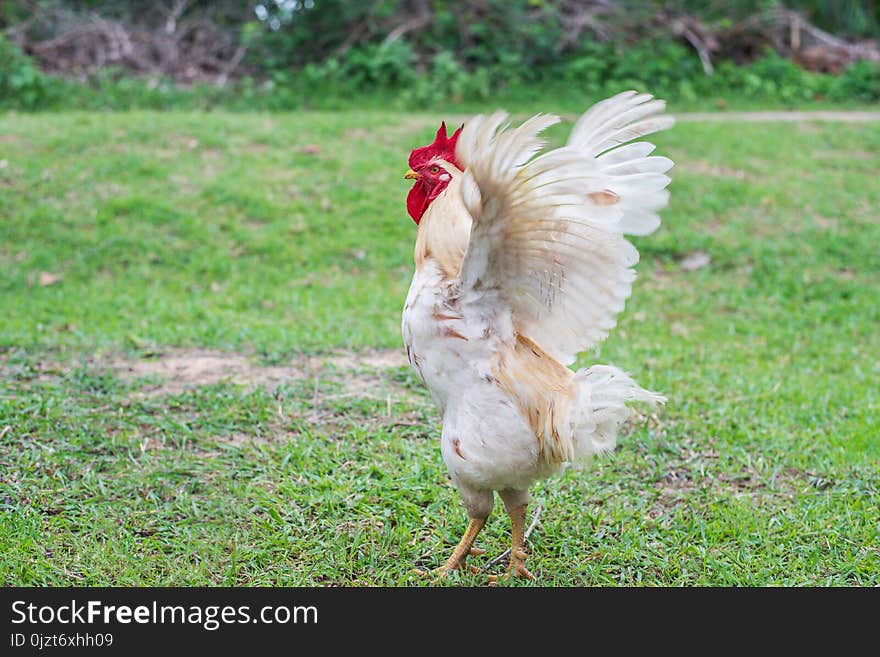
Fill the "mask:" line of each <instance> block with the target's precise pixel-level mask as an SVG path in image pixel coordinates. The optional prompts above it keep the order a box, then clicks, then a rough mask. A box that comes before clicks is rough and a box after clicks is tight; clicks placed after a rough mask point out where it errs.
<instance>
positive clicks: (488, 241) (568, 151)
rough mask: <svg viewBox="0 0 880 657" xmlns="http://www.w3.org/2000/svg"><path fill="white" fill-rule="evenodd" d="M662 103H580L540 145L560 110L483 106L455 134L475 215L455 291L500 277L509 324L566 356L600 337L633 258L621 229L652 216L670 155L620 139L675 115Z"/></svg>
mask: <svg viewBox="0 0 880 657" xmlns="http://www.w3.org/2000/svg"><path fill="white" fill-rule="evenodd" d="M664 107H665V104H664V103H663V102H662V101H659V100H654V99H653V97H652V96H650V95H648V94H637V93H636V92H625V93H622V94H618V95H617V96H614V97H613V98H609V99H608V100H605V101H603V102H601V103H598V104H597V105H595V106H594V107H592V108H591V109H590V110H588V111H587V112H586V113H585V114H584V115H583V116H582V117H581V118H580V119H579V120H578V122H577V123H576V124H575V127H574V129H573V130H572V133H571V136H570V138H569V140H568V143H567V144H566V145H565V146H563V147H561V148H557V149H554V150H551V151H548V152H545V153H542V154H540V155H537V154H538V153H539V151H540V150H541V149H542V148H543V146H544V142H543V140H541V139H540V137H539V135H540V133H541V132H542V131H543V130H545V129H546V128H548V127H549V126H551V125H554V124H555V123H557V122H558V121H559V119H558V117H556V116H552V115H542V114H539V115H536V116H534V117H532V118H531V119H529V120H527V121H526V122H524V123H523V124H522V125H520V126H519V127H516V128H511V127H509V124H508V123H507V115H506V114H504V113H500V112H499V113H496V114H493V115H491V116H488V117H487V116H483V115H480V116H476V117H474V118H473V119H471V120H470V121H468V122H467V124H466V125H465V127H464V130H463V131H462V133H461V136H460V138H459V140H458V147H457V149H456V157H457V158H458V159H459V161H460V162H462V163H463V165H464V167H465V173H464V176H463V179H462V186H461V194H462V199H463V201H464V205H465V207H466V208H467V211H468V212H469V213H470V215H471V218H472V220H473V223H472V227H471V234H470V240H469V243H468V246H467V251H466V253H465V257H464V261H463V263H462V267H461V273H460V278H461V284H462V293H463V294H467V292H468V290H479V289H487V288H494V289H497V290H498V293H499V296H500V297H501V298H502V299H503V300H504V301H505V302H506V303H507V304H509V306H510V309H511V313H512V317H513V321H514V325H515V327H516V329H517V331H518V332H520V333H522V334H524V335H527V336H528V337H529V338H530V339H531V340H533V341H534V342H535V343H537V344H538V345H540V346H541V348H543V349H544V350H545V351H546V352H547V353H548V354H550V355H551V356H553V357H554V358H556V359H557V360H559V361H560V362H561V363H563V364H566V365H567V364H570V363H572V362H573V361H574V359H575V357H576V355H577V353H578V352H580V351H583V350H584V349H587V348H589V347H591V346H593V345H595V344H597V343H598V342H599V341H601V340H602V339H604V338H605V337H606V336H607V334H608V332H609V331H610V329H612V328H613V327H614V325H615V323H616V316H617V314H618V313H620V311H621V310H623V307H624V303H625V301H626V299H627V298H628V297H629V295H630V291H631V286H632V282H633V280H634V278H635V271H634V270H633V266H634V265H635V264H636V263H637V262H638V252H637V251H636V249H635V248H634V247H633V246H632V244H630V243H629V242H628V241H627V240H626V239H625V238H624V234H634V235H647V234H648V233H651V232H652V231H654V230H655V229H656V228H657V227H658V226H659V224H660V219H659V217H658V216H657V210H659V209H660V208H662V207H664V206H665V205H666V203H667V201H668V197H669V193H668V191H667V190H666V186H667V185H668V184H669V178H668V177H667V176H666V175H664V174H665V172H666V171H668V170H669V169H670V168H671V167H672V161H671V160H669V159H668V158H665V157H657V156H651V155H650V153H651V152H652V151H653V148H654V147H653V145H652V144H650V143H647V142H636V143H628V142H630V141H632V140H633V139H638V138H640V137H643V136H645V135H648V134H651V133H653V132H656V131H658V130H662V129H665V128H668V127H669V126H671V125H672V123H673V120H672V118H671V117H667V116H660V113H661V112H662V111H663V109H664ZM536 155H537V156H536Z"/></svg>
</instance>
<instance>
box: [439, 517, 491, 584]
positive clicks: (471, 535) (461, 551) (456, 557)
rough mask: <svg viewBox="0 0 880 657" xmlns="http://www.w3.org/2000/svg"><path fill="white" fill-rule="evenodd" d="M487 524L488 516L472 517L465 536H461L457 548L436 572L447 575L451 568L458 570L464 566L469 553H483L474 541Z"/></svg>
mask: <svg viewBox="0 0 880 657" xmlns="http://www.w3.org/2000/svg"><path fill="white" fill-rule="evenodd" d="M485 524H486V518H471V520H470V522H469V523H468V526H467V529H466V530H465V532H464V536H462V537H461V540H460V541H459V542H458V545H457V546H455V550H453V551H452V556H451V557H449V558H448V559H447V560H446V563H445V564H443V565H442V566H440V568H438V569H437V571H436V573H437V574H438V575H445V574H446V573H448V572H449V571H450V570H458V569H459V568H462V567H464V565H465V560H466V559H467V557H468V555H469V554H481V553H482V550H478V549H477V548H475V547H474V541H475V540H476V539H477V534H479V533H480V530H481V529H482V528H483V526H484V525H485Z"/></svg>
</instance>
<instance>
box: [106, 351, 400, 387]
mask: <svg viewBox="0 0 880 657" xmlns="http://www.w3.org/2000/svg"><path fill="white" fill-rule="evenodd" d="M101 365H103V366H104V367H106V368H107V369H110V370H112V371H113V372H114V373H115V374H116V375H117V376H119V377H121V378H123V379H127V380H132V379H152V380H155V381H156V382H155V383H151V384H148V385H147V386H145V387H144V388H143V389H142V394H145V395H148V396H158V395H168V394H172V395H173V394H179V393H181V392H183V391H185V390H188V389H191V388H197V387H199V386H206V385H213V384H217V383H233V384H237V385H242V386H273V385H277V384H279V383H283V382H285V381H303V380H309V379H311V380H315V381H318V380H320V379H321V378H325V379H326V378H331V379H334V380H336V379H338V380H339V382H340V383H341V384H342V387H343V391H344V392H343V393H342V394H345V395H363V394H368V393H370V392H371V391H375V390H382V389H384V388H387V387H388V385H389V383H390V381H389V379H388V377H387V376H386V375H385V373H384V372H382V370H387V369H391V368H397V367H401V366H404V365H406V356H405V355H404V354H403V350H402V349H389V350H381V351H379V350H371V351H364V352H351V353H337V354H330V355H327V356H310V357H304V358H297V359H293V360H291V361H290V362H288V363H285V364H283V365H263V364H260V363H258V362H257V361H256V360H255V359H253V358H252V357H249V356H246V355H244V354H238V353H232V352H225V351H218V350H209V349H170V350H166V351H163V352H161V353H159V354H156V355H154V356H152V357H150V358H141V359H117V360H113V359H111V360H109V361H107V362H104V363H101ZM336 375H338V376H336Z"/></svg>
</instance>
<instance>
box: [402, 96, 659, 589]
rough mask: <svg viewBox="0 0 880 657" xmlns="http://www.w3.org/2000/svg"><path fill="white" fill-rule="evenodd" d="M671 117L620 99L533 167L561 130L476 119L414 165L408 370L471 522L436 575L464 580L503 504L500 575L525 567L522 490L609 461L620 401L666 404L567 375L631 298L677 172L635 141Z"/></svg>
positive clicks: (588, 373) (590, 371) (588, 372)
mask: <svg viewBox="0 0 880 657" xmlns="http://www.w3.org/2000/svg"><path fill="white" fill-rule="evenodd" d="M664 107H665V103H664V102H663V101H660V100H655V99H654V98H653V97H652V96H651V95H648V94H637V93H636V92H634V91H628V92H624V93H621V94H618V95H616V96H614V97H613V98H609V99H607V100H604V101H602V102H600V103H598V104H596V105H594V106H593V107H592V108H591V109H589V110H588V111H587V112H586V113H585V114H584V115H583V116H582V117H581V118H580V119H579V120H578V121H577V123H576V124H575V126H574V129H573V130H572V132H571V136H570V137H569V139H568V143H567V144H566V145H565V146H563V147H560V148H557V149H555V150H550V151H547V152H543V153H541V154H540V155H538V153H539V151H540V150H541V149H542V147H543V145H544V142H543V141H542V140H541V139H539V137H538V135H539V134H540V133H541V132H542V131H543V130H545V129H546V128H547V127H549V126H551V125H553V124H555V123H557V122H558V121H559V119H558V117H556V116H551V115H545V114H539V115H537V116H534V117H532V118H531V119H529V120H527V121H525V122H524V123H523V124H522V125H520V126H519V127H517V128H511V127H510V126H509V124H508V122H507V115H506V114H504V113H500V112H499V113H496V114H493V115H491V116H488V117H487V116H483V115H480V116H476V117H474V118H472V119H470V120H469V121H467V122H466V123H465V125H464V126H463V127H462V128H459V129H458V131H456V132H455V134H453V135H452V137H447V134H446V126H445V124H443V125H441V126H440V130H439V131H438V132H437V137H436V139H435V141H434V143H433V144H430V145H429V146H425V147H422V148H417V149H415V150H414V151H412V153H411V155H410V158H409V165H410V170H409V171H408V172H407V174H406V178H410V179H414V180H415V184H414V186H413V188H412V190H411V191H410V193H409V196H408V197H407V209H408V210H409V213H410V215H411V216H412V218H413V219H414V220H415V222H416V223H417V224H418V235H417V237H416V246H415V264H416V271H415V276H414V277H413V280H412V285H411V286H410V289H409V294H408V295H407V299H406V305H405V307H404V310H403V325H402V329H403V338H404V342H405V343H406V353H407V356H408V358H409V362H410V364H411V365H412V366H413V368H415V370H416V372H417V373H418V375H419V377H421V379H422V381H423V382H424V383H425V385H426V386H427V387H428V389H429V390H430V392H431V395H432V397H433V399H434V401H435V402H436V404H437V406H438V407H439V410H440V413H441V415H442V417H443V431H442V437H441V451H442V454H443V460H444V461H445V463H446V467H447V468H448V470H449V474H450V477H451V479H452V481H453V483H454V484H455V485H456V487H457V488H458V490H459V491H460V493H461V497H462V500H463V502H464V506H465V508H466V509H467V512H468V515H469V517H470V523H469V524H468V527H467V530H466V531H465V533H464V536H463V537H462V539H461V542H460V543H459V544H458V546H457V547H456V548H455V550H454V551H453V553H452V556H450V557H449V559H448V560H447V561H446V563H445V565H443V566H442V567H441V568H440V569H439V571H438V572H439V573H441V574H443V573H446V572H447V571H449V570H454V569H457V568H461V567H462V566H464V565H465V560H466V558H467V556H468V555H469V554H471V553H472V551H474V553H475V552H476V551H475V548H474V539H475V538H476V537H477V534H478V533H479V532H480V530H481V529H482V528H483V526H484V525H485V523H486V518H487V517H488V516H489V513H490V512H491V511H492V507H493V505H494V491H498V493H499V495H500V497H501V499H502V501H503V502H504V505H505V507H506V509H507V512H508V514H509V515H510V518H511V524H512V545H511V551H510V566H509V570H508V574H509V575H515V576H519V577H526V578H529V579H532V578H533V577H532V574H531V573H530V572H529V571H528V570H527V569H526V567H525V557H526V553H525V546H524V543H525V520H526V506H527V504H528V501H529V486H530V485H531V484H532V483H533V482H535V481H536V480H538V479H542V478H545V477H548V476H550V475H552V474H554V473H557V472H559V471H560V470H561V469H562V468H563V467H564V466H565V465H566V464H567V463H571V462H575V461H578V460H579V459H584V458H586V457H589V456H590V455H592V454H596V453H599V452H603V451H605V450H608V449H611V448H613V447H614V444H615V441H616V437H617V432H618V429H619V427H620V425H621V424H622V423H623V422H624V420H625V419H626V418H627V417H628V414H629V409H628V407H627V406H626V404H627V402H633V401H644V402H648V403H651V404H654V403H657V402H663V401H664V398H663V397H661V396H660V395H658V394H655V393H653V392H649V391H647V390H644V389H642V388H641V387H639V386H638V385H637V384H636V383H635V382H634V381H633V380H632V379H631V378H630V377H629V376H628V375H627V374H626V373H624V372H622V371H621V370H619V369H617V368H615V367H610V366H607V365H594V366H592V367H589V368H586V369H582V370H580V371H578V372H573V371H572V370H570V369H569V368H568V367H566V366H567V365H570V364H571V363H573V362H574V360H575V357H576V355H577V354H578V352H580V351H583V350H585V349H588V348H589V347H592V346H594V345H596V344H597V343H598V342H600V341H601V340H602V339H603V338H605V336H606V335H607V334H608V331H609V330H610V329H611V328H613V327H614V325H615V316H616V315H617V314H618V313H619V312H620V311H621V310H623V307H624V302H625V301H626V299H627V297H628V296H629V294H630V290H631V287H632V283H633V280H634V278H635V271H634V270H633V266H634V265H635V264H636V263H637V262H638V259H639V254H638V252H637V251H636V249H635V247H633V246H632V244H630V243H629V242H628V241H627V240H626V239H625V238H624V234H632V235H647V234H648V233H650V232H652V231H654V230H655V229H656V228H657V226H658V225H659V224H660V219H659V217H658V216H657V211H658V210H659V209H660V208H662V207H664V206H665V205H666V203H667V200H668V197H669V192H668V191H667V190H666V186H667V185H668V184H669V178H668V177H667V176H666V175H665V173H666V171H668V170H669V169H670V168H671V167H672V162H671V161H670V160H669V159H668V158H665V157H658V156H651V155H650V154H651V152H652V151H653V150H654V146H653V145H652V144H650V143H647V142H635V143H629V142H632V141H633V140H634V139H638V138H639V137H643V136H645V135H648V134H651V133H653V132H656V131H658V130H662V129H664V128H668V127H669V126H671V125H672V123H673V120H672V118H671V117H668V116H662V115H661V114H662V112H663V109H664Z"/></svg>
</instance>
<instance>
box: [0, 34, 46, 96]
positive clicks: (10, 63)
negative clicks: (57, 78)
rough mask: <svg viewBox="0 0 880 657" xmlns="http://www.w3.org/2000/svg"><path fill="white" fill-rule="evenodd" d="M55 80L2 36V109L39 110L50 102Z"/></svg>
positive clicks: (0, 75)
mask: <svg viewBox="0 0 880 657" xmlns="http://www.w3.org/2000/svg"><path fill="white" fill-rule="evenodd" d="M51 92H52V79H51V78H49V77H47V76H46V75H44V74H43V73H42V72H41V71H40V69H38V68H37V67H36V65H35V64H34V62H33V61H32V60H31V59H30V58H28V57H27V56H26V55H25V54H24V53H22V52H21V50H19V49H18V48H16V47H15V46H14V45H13V44H12V43H10V42H9V41H8V40H7V39H6V38H4V37H3V36H2V35H0V107H16V108H21V109H37V108H40V107H43V106H45V105H46V104H47V102H48V101H49V100H50V96H51Z"/></svg>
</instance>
